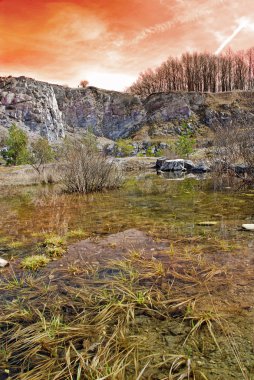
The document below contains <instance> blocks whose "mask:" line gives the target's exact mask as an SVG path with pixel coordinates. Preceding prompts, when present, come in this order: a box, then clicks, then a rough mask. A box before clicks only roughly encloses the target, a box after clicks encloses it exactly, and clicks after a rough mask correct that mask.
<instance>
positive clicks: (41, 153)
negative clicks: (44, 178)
mask: <svg viewBox="0 0 254 380" xmlns="http://www.w3.org/2000/svg"><path fill="white" fill-rule="evenodd" d="M53 158H54V151H53V149H52V148H51V146H50V145H49V142H48V140H47V139H44V138H42V137H40V138H38V139H37V140H35V141H34V142H32V144H31V150H30V155H29V162H30V164H31V165H32V167H33V168H34V169H35V170H36V171H37V172H38V174H41V173H42V172H43V171H44V169H45V165H46V164H47V163H49V162H50V161H52V160H53Z"/></svg>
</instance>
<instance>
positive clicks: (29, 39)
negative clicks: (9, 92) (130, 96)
mask: <svg viewBox="0 0 254 380" xmlns="http://www.w3.org/2000/svg"><path fill="white" fill-rule="evenodd" d="M246 10H248V11H246ZM246 12H247V13H248V14H250V15H251V14H252V13H253V14H254V2H253V0H241V2H232V1H231V0H160V1H158V0H149V1H147V0H129V1H128V2H126V1H125V0H110V1H107V2H106V1H105V0H93V1H91V0H22V1H20V0H2V1H0V33H1V39H0V60H1V74H2V75H8V74H16V75H17V74H19V75H31V76H33V77H38V78H39V79H45V80H50V81H53V82H59V83H69V84H70V85H75V84H78V83H79V81H80V80H81V79H87V80H89V81H90V83H92V84H94V85H95V84H96V85H98V86H100V87H103V86H104V87H108V88H113V87H114V88H116V89H120V88H122V89H123V88H124V87H126V85H128V84H129V81H132V80H133V79H134V78H136V77H137V76H138V74H139V72H140V71H143V70H145V69H147V68H149V67H155V66H156V65H159V64H160V63H161V62H162V61H164V60H166V59H167V57H168V56H170V55H171V56H175V55H177V56H179V55H181V54H182V53H183V52H185V51H186V50H198V51H201V50H209V51H212V52H213V51H216V49H218V47H220V46H221V45H222V43H225V41H226V40H227V39H228V38H229V36H232V33H233V32H234V30H236V28H237V27H238V25H239V20H240V19H241V18H242V17H246ZM247 16H248V15H247ZM234 28H235V29H234ZM253 30H254V24H253V23H252V22H250V23H249V24H248V25H247V26H245V27H244V28H242V30H241V32H240V31H239V32H238V34H236V35H234V36H233V38H231V40H230V41H228V42H227V43H230V44H232V47H233V48H235V49H239V48H248V47H250V46H252V36H253Z"/></svg>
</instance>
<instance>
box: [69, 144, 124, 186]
mask: <svg viewBox="0 0 254 380" xmlns="http://www.w3.org/2000/svg"><path fill="white" fill-rule="evenodd" d="M65 157H66V160H65V164H64V178H63V180H64V184H65V189H66V191H67V192H69V193H75V192H78V193H91V192H96V191H102V190H104V189H112V188H115V187H118V186H119V185H120V183H121V175H120V173H119V169H118V168H117V167H116V165H115V164H114V162H113V161H112V160H108V159H107V158H106V157H105V156H103V155H102V154H101V153H98V152H97V151H95V150H94V149H93V147H89V146H87V145H85V144H84V143H83V142H81V141H72V142H68V144H67V146H66V148H65Z"/></svg>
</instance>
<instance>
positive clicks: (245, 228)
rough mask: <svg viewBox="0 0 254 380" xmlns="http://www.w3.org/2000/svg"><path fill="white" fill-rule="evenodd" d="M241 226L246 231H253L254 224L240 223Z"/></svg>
mask: <svg viewBox="0 0 254 380" xmlns="http://www.w3.org/2000/svg"><path fill="white" fill-rule="evenodd" d="M242 228H243V229H244V230H246V231H254V224H242Z"/></svg>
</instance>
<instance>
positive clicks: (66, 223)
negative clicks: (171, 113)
mask: <svg viewBox="0 0 254 380" xmlns="http://www.w3.org/2000/svg"><path fill="white" fill-rule="evenodd" d="M253 221H254V191H253V190H242V191H237V192H235V191H234V190H233V189H232V188H229V187H225V188H224V189H222V190H220V191H216V190H215V189H214V185H213V183H212V181H211V179H198V178H186V179H184V180H179V179H175V180H172V178H169V177H168V178H167V177H166V176H165V177H164V176H158V175H156V174H155V173H142V174H139V175H136V176H132V177H129V178H127V179H126V181H125V183H124V185H123V187H122V188H120V189H117V190H113V191H108V192H105V193H101V194H99V193H98V194H91V195H68V194H63V193H62V191H61V188H60V187H59V186H40V187H39V186H33V187H16V188H12V189H9V188H2V190H1V195H0V256H1V257H4V258H7V259H9V260H10V262H11V266H10V267H9V268H10V269H7V270H5V269H3V270H2V271H1V273H0V276H1V277H0V289H1V297H0V303H1V307H0V331H1V333H2V336H1V335H0V380H4V379H7V378H8V379H21V378H22V379H23V380H35V379H36V380H44V379H45V378H48V379H49V380H53V379H60V380H73V379H80V380H81V379H84V380H92V379H111V380H134V379H136V380H137V379H139V380H140V379H143V380H148V379H149V380H171V379H175V380H183V379H189V380H194V379H196V380H201V379H203V380H207V379H209V380H227V379H228V380H234V379H245V380H253V379H254V375H253V374H254V356H253V352H254V340H253V336H254V307H253V305H254V291H253V289H254V276H253V269H252V268H253V265H254V258H253V247H254V233H253V232H248V231H244V230H243V229H242V228H241V225H242V224H244V223H253ZM54 235H55V236H58V238H59V237H63V238H64V239H65V240H66V241H67V245H69V249H68V252H67V254H64V255H63V256H60V257H57V258H56V257H51V258H50V259H48V262H47V266H45V267H43V268H41V269H39V270H38V271H32V270H28V269H22V268H21V267H20V261H21V260H23V258H25V257H28V256H31V255H33V254H36V253H39V254H40V253H43V252H44V251H43V249H44V248H42V243H43V242H44V243H45V239H47V238H48V236H54ZM87 238H88V239H87ZM60 248H61V247H60ZM45 249H46V248H45ZM8 270H9V272H8ZM9 375H10V376H11V377H8V376H9Z"/></svg>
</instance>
